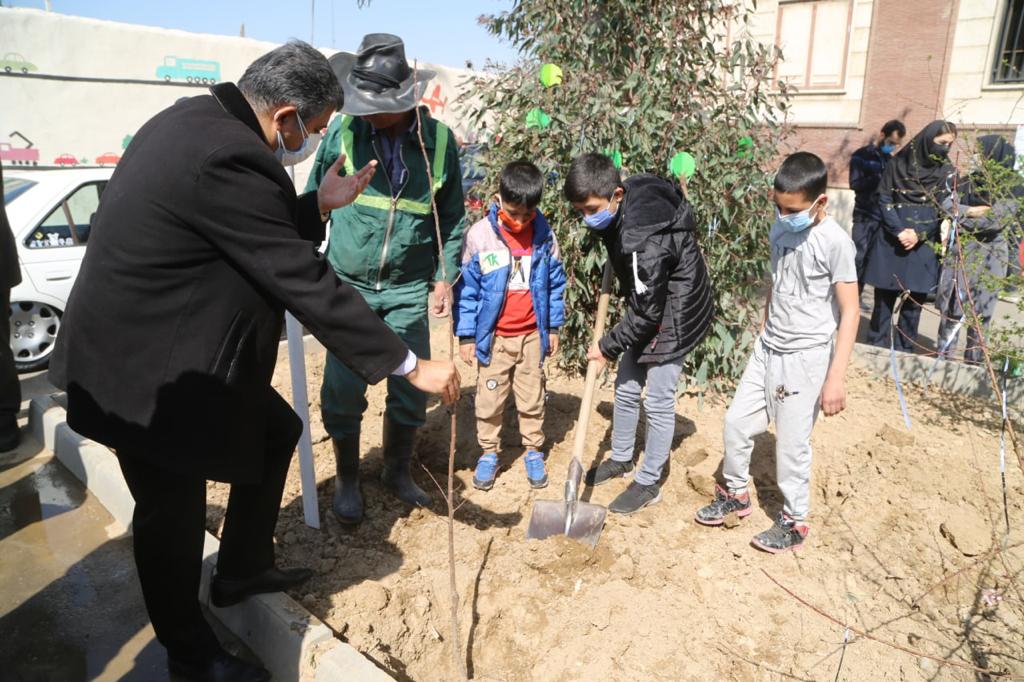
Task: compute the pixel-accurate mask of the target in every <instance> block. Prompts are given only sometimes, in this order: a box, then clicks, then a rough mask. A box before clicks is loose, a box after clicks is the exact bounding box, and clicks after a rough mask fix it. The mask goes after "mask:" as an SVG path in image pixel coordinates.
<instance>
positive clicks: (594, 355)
mask: <svg viewBox="0 0 1024 682" xmlns="http://www.w3.org/2000/svg"><path fill="white" fill-rule="evenodd" d="M587 360H592V361H594V362H596V363H597V368H598V369H604V366H605V365H607V364H608V358H606V357H605V356H604V355H603V354H602V353H601V349H600V348H599V347H598V345H597V344H596V343H595V344H594V345H593V346H591V347H590V350H589V351H587Z"/></svg>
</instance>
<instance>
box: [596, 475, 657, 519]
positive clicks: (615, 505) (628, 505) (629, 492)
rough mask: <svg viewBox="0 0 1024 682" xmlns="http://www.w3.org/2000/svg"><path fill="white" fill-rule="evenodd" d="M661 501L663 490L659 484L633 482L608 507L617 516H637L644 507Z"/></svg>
mask: <svg viewBox="0 0 1024 682" xmlns="http://www.w3.org/2000/svg"><path fill="white" fill-rule="evenodd" d="M660 501H661V488H659V487H658V484H657V483H652V484H651V485H644V484H642V483H637V482H636V481H632V482H631V483H630V484H629V487H627V488H626V489H625V490H623V491H622V492H621V493H619V496H618V497H616V498H615V499H614V500H612V503H611V504H609V505H608V511H610V512H613V513H615V514H635V513H636V512H638V511H640V510H641V509H643V508H644V507H650V506H651V505H652V504H657V503H658V502H660Z"/></svg>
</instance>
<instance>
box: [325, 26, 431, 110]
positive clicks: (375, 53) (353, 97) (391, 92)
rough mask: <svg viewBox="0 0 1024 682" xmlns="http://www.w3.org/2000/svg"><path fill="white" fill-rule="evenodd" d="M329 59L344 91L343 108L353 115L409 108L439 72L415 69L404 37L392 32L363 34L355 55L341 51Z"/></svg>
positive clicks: (418, 99) (411, 107)
mask: <svg viewBox="0 0 1024 682" xmlns="http://www.w3.org/2000/svg"><path fill="white" fill-rule="evenodd" d="M328 61H330V63H331V67H332V68H333V69H334V73H335V75H336V76H337V77H338V82H339V83H340V84H341V89H342V90H343V91H344V93H345V105H344V106H343V107H342V109H341V111H342V113H344V114H349V115H351V116H368V115H370V114H396V113H401V112H403V111H409V110H410V109H413V108H415V107H416V104H417V102H419V101H420V98H421V97H422V96H423V91H424V90H425V88H426V83H427V81H429V80H430V79H432V78H433V77H434V76H436V75H437V73H436V72H435V71H431V70H429V69H417V70H416V71H413V69H412V67H410V66H409V62H408V61H407V60H406V58H405V44H404V43H403V42H402V39H401V38H399V37H398V36H395V35H391V34H390V33H370V34H368V35H366V36H363V42H362V43H360V44H359V50H358V51H357V52H356V53H355V54H352V53H351V52H339V53H337V54H335V55H332V56H331V57H330V59H329V60H328Z"/></svg>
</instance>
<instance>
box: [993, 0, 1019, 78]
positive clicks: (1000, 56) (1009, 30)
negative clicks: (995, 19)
mask: <svg viewBox="0 0 1024 682" xmlns="http://www.w3.org/2000/svg"><path fill="white" fill-rule="evenodd" d="M998 41H999V42H998V43H997V44H996V58H995V60H994V61H995V63H994V64H993V65H992V82H993V83H1024V0H1007V1H1006V4H1005V5H1004V9H1003V23H1002V26H1000V29H999V35H998Z"/></svg>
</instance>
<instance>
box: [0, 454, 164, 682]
mask: <svg viewBox="0 0 1024 682" xmlns="http://www.w3.org/2000/svg"><path fill="white" fill-rule="evenodd" d="M0 557H3V559H0V585H3V589H2V590H0V632H3V633H4V634H3V636H2V637H0V670H2V671H4V672H3V673H2V674H0V677H3V678H4V679H5V680H25V681H26V682H27V681H29V680H62V681H64V680H67V681H68V682H72V681H75V680H93V679H108V680H147V681H148V680H154V681H160V680H166V679H168V678H167V668H166V657H165V655H164V652H163V649H162V647H160V646H159V645H158V644H157V642H156V641H155V639H154V637H153V628H152V626H150V625H149V620H148V618H147V617H146V612H145V609H144V608H143V605H142V594H141V592H140V590H139V585H138V580H137V578H136V577H135V569H134V565H133V562H132V549H131V537H130V536H128V535H126V534H125V529H124V528H123V527H122V526H120V525H119V524H117V523H116V522H115V521H114V520H113V518H112V517H111V516H110V515H109V514H108V513H107V511H106V509H104V508H103V506H102V505H100V504H99V502H97V501H96V500H95V499H94V498H93V497H92V496H91V495H90V494H88V493H87V492H86V491H85V490H84V489H83V488H82V486H81V485H80V484H79V482H78V481H77V479H75V478H74V477H73V476H72V475H71V474H70V473H68V471H67V470H66V469H64V467H63V466H62V465H61V464H60V463H59V462H57V461H56V460H55V459H54V458H53V455H52V454H50V453H49V452H47V451H44V450H42V449H41V448H40V446H39V444H38V443H36V442H35V441H32V440H31V439H28V440H26V441H25V442H24V443H23V444H22V446H21V447H20V448H19V449H18V450H15V451H14V452H13V453H8V454H5V455H3V456H0Z"/></svg>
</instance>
